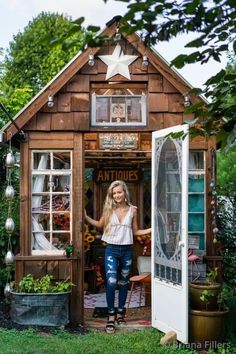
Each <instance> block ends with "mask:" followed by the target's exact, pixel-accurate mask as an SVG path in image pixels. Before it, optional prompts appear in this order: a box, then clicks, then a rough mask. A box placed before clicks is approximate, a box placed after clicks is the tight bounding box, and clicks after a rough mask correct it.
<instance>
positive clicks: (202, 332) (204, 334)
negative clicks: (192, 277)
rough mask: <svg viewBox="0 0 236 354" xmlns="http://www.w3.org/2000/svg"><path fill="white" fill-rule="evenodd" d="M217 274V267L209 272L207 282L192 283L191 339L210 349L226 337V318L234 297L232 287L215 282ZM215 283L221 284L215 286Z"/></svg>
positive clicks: (203, 347) (190, 292) (202, 347)
mask: <svg viewBox="0 0 236 354" xmlns="http://www.w3.org/2000/svg"><path fill="white" fill-rule="evenodd" d="M216 276H217V269H216V268H215V269H214V270H213V271H211V272H209V273H208V275H207V279H206V282H205V283H199V288H197V289H196V288H195V287H192V286H193V285H196V284H195V283H190V291H189V294H190V311H189V334H190V341H191V342H192V343H198V346H201V349H209V347H210V346H212V345H213V346H215V345H216V344H217V343H218V342H221V341H222V340H223V339H224V334H225V319H226V316H227V314H228V312H229V309H228V308H229V305H230V301H231V299H232V297H233V292H232V290H231V288H229V287H228V286H226V285H224V286H222V285H221V284H215V279H216ZM214 284H215V285H219V286H217V287H216V288H215V287H214V286H213V285H214ZM212 286H213V287H212ZM192 289H194V290H192Z"/></svg>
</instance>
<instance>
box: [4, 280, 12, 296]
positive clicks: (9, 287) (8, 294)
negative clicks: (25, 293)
mask: <svg viewBox="0 0 236 354" xmlns="http://www.w3.org/2000/svg"><path fill="white" fill-rule="evenodd" d="M10 294H11V286H10V284H9V283H6V285H5V288H4V295H5V296H6V297H8V296H10Z"/></svg>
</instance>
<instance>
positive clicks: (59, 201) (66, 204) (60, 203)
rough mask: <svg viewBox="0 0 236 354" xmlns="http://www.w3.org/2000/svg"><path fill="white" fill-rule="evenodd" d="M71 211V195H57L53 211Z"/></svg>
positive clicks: (53, 202)
mask: <svg viewBox="0 0 236 354" xmlns="http://www.w3.org/2000/svg"><path fill="white" fill-rule="evenodd" d="M66 210H70V195H69V194H68V195H60V194H59V195H58V194H57V195H55V196H53V197H52V211H66Z"/></svg>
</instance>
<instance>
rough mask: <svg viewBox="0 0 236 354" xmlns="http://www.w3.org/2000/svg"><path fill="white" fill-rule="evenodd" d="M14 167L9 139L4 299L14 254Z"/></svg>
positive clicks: (8, 291) (8, 288) (8, 285)
mask: <svg viewBox="0 0 236 354" xmlns="http://www.w3.org/2000/svg"><path fill="white" fill-rule="evenodd" d="M14 165H15V157H14V155H13V152H12V149H11V139H10V141H9V150H8V153H7V156H6V168H7V174H6V180H7V187H6V190H5V198H6V199H7V202H8V214H7V219H6V223H5V230H6V232H7V234H8V245H7V253H6V255H5V263H6V269H7V282H6V285H5V288H4V295H5V296H6V297H8V296H9V295H10V292H11V271H12V266H13V263H14V254H13V253H12V242H11V236H12V234H13V232H14V229H15V223H14V220H13V218H12V202H13V199H14V195H15V191H14V188H13V187H12V185H11V174H12V169H13V167H14Z"/></svg>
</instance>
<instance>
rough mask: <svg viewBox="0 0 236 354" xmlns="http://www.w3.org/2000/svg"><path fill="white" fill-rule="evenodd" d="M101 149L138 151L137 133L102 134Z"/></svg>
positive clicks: (100, 136) (100, 137)
mask: <svg viewBox="0 0 236 354" xmlns="http://www.w3.org/2000/svg"><path fill="white" fill-rule="evenodd" d="M99 145H100V149H137V147H138V134H137V133H101V134H99Z"/></svg>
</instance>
